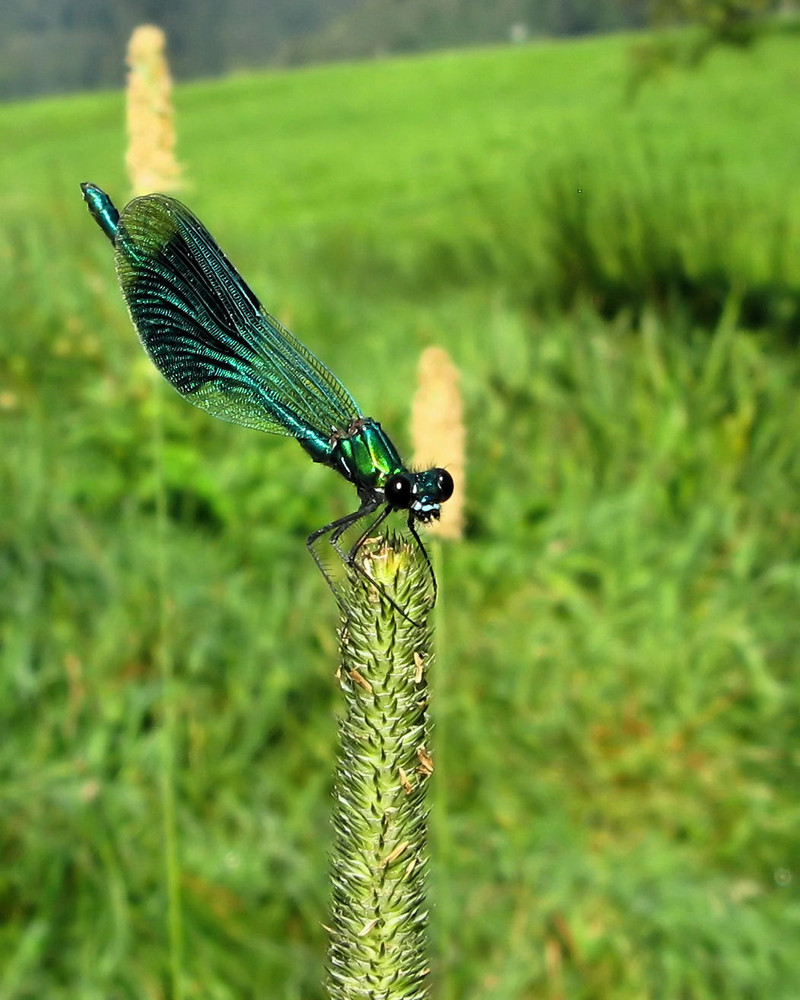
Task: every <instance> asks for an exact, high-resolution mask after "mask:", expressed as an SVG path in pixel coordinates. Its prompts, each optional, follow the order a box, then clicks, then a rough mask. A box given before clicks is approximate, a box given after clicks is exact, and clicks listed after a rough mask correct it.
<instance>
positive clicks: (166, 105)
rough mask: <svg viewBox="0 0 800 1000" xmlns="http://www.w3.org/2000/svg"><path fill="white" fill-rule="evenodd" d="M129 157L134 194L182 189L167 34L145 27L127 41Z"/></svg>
mask: <svg viewBox="0 0 800 1000" xmlns="http://www.w3.org/2000/svg"><path fill="white" fill-rule="evenodd" d="M127 64H128V89H127V117H128V153H127V156H126V165H127V168H128V176H129V177H130V181H131V188H132V190H133V194H134V196H136V195H140V194H148V193H150V192H151V191H162V192H168V191H177V190H178V189H179V188H180V186H181V183H180V181H181V168H180V166H179V164H178V161H177V160H176V158H175V123H174V113H173V109H172V79H171V77H170V75H169V66H168V65H167V57H166V38H165V36H164V32H163V31H162V30H161V29H160V28H157V27H156V26H155V25H152V24H143V25H140V26H139V27H138V28H136V30H135V31H134V32H133V34H132V35H131V40H130V42H129V43H128V55H127Z"/></svg>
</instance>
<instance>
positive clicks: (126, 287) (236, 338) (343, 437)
mask: <svg viewBox="0 0 800 1000" xmlns="http://www.w3.org/2000/svg"><path fill="white" fill-rule="evenodd" d="M81 189H82V191H83V197H84V199H85V201H86V203H87V205H88V206H89V211H90V212H91V214H92V216H93V217H94V219H95V221H96V222H97V224H98V225H99V226H100V228H101V229H102V230H103V232H104V233H105V234H106V236H107V237H108V238H109V240H110V241H111V243H112V244H113V246H114V256H115V259H116V267H117V276H118V278H119V282H120V286H121V287H122V293H123V295H124V296H125V300H126V302H127V304H128V310H129V312H130V315H131V319H132V320H133V324H134V326H135V327H136V330H137V332H138V334H139V339H140V340H141V342H142V344H143V345H144V348H145V350H146V351H147V353H148V354H149V355H150V357H151V359H152V360H153V362H154V363H155V365H156V367H157V368H158V370H159V371H160V372H161V374H162V375H163V376H164V377H165V378H166V379H167V381H168V382H170V383H171V385H172V386H174V388H175V389H177V390H178V392H179V393H180V394H181V395H182V396H184V398H186V399H187V400H189V402H190V403H194V405H195V406H199V407H200V408H201V409H203V410H206V411H207V412H209V413H211V414H213V415H214V416H215V417H220V418H221V419H222V420H229V421H232V422H233V423H236V424H242V425H243V426H245V427H253V428H255V429H257V430H261V431H269V432H271V433H274V434H288V435H291V436H292V437H295V438H297V440H298V441H299V442H300V444H301V445H302V447H303V448H304V449H305V450H306V451H307V452H308V454H309V455H310V456H311V458H312V459H313V460H314V461H315V462H320V463H321V464H322V465H327V466H329V467H330V468H331V469H335V470H336V471H337V472H338V473H339V474H340V475H342V476H344V478H345V479H347V480H348V481H349V482H351V483H352V484H353V485H354V486H355V488H356V492H357V493H358V499H359V507H358V510H355V511H353V512H352V513H351V514H347V515H346V516H345V517H341V518H339V519H338V520H335V521H331V523H330V524H326V525H325V526H324V527H322V528H319V529H318V530H317V531H314V532H312V534H311V535H309V536H308V540H307V543H306V544H307V545H308V549H309V551H310V552H311V554H312V556H313V557H314V559H315V561H316V563H317V565H318V566H319V568H320V570H321V571H322V573H323V574H324V576H325V578H326V579H327V580H328V583H329V584H330V585H331V589H332V590H333V592H334V594H335V595H336V596H337V599H338V596H339V595H338V593H337V589H336V586H335V585H334V581H333V579H332V577H331V574H330V573H329V571H328V570H327V569H326V566H325V563H324V560H323V559H322V557H321V555H320V553H319V549H318V544H319V543H321V542H322V541H323V540H324V539H326V538H327V539H328V541H329V542H330V544H331V546H332V547H333V549H334V550H335V551H336V552H337V554H338V555H339V557H340V558H341V559H342V560H343V561H344V562H345V563H346V564H347V565H348V566H354V567H356V568H357V570H358V571H359V572H361V573H363V574H364V575H368V574H367V572H366V570H365V569H364V568H363V566H360V565H359V562H358V561H357V559H356V556H357V555H358V551H359V549H360V548H361V546H362V545H363V544H364V542H365V540H366V539H367V538H368V537H369V536H370V535H371V534H372V533H373V532H374V531H375V530H376V529H377V528H378V527H379V526H380V525H381V524H382V523H383V522H384V521H385V520H386V518H387V517H388V516H389V515H390V514H391V513H392V512H393V511H405V512H407V523H408V529H409V531H410V533H411V535H412V536H413V538H414V540H415V541H416V544H417V545H418V546H419V548H420V550H421V552H422V554H423V556H424V558H425V562H426V565H427V567H428V571H429V573H430V577H431V581H432V586H433V593H434V597H435V593H436V581H435V578H434V576H433V570H432V569H431V564H430V560H429V559H428V555H427V553H426V552H425V547H424V546H423V544H422V542H421V540H420V537H419V535H418V533H417V530H416V522H417V521H422V522H426V521H430V520H431V519H436V518H438V517H439V510H440V507H441V505H442V504H443V503H444V502H445V500H447V499H449V497H450V496H451V495H452V492H453V479H452V477H451V475H450V473H449V472H447V470H446V469H437V468H434V469H427V470H425V471H420V472H413V471H411V470H410V469H408V468H407V467H406V466H405V465H404V464H403V462H402V460H401V459H400V456H399V454H398V452H397V449H396V448H395V446H394V445H393V444H392V442H391V441H390V440H389V437H388V436H387V434H386V432H385V431H384V430H383V429H382V427H381V425H380V424H379V423H377V421H375V420H372V419H371V418H369V417H365V416H364V415H363V414H362V412H361V410H360V409H359V407H358V405H357V404H356V402H355V400H354V399H353V397H352V396H351V395H350V393H349V392H348V391H347V389H345V387H344V386H343V385H342V383H341V382H340V381H339V380H338V379H337V378H336V377H335V375H333V374H332V373H331V372H330V371H329V370H328V369H327V368H326V367H325V365H324V364H323V363H322V362H321V361H320V360H319V359H318V358H317V357H315V356H314V355H313V354H312V353H311V351H309V350H308V348H306V347H304V346H303V345H302V344H301V343H300V342H299V341H298V340H296V339H295V337H293V336H292V334H291V333H289V332H288V331H287V330H285V329H284V328H283V327H282V326H281V324H280V323H279V322H278V321H277V320H276V319H275V318H274V317H273V316H270V314H269V313H268V312H267V311H266V310H265V309H264V308H263V307H262V305H261V303H260V302H259V301H258V299H257V298H256V297H255V295H254V294H253V293H252V292H251V291H250V289H249V288H248V286H247V285H246V284H245V282H244V280H243V279H242V277H241V276H240V275H239V273H238V271H237V270H236V269H235V268H234V267H233V265H232V264H231V263H230V261H229V260H228V258H227V257H226V256H225V254H224V253H223V252H222V251H221V250H220V248H219V247H218V246H217V244H216V242H215V241H214V239H213V237H212V236H211V234H210V233H209V232H208V230H207V229H206V228H205V227H204V226H203V225H202V224H201V223H200V221H199V220H198V219H197V218H196V217H195V216H194V215H193V214H192V213H191V212H190V211H189V209H188V208H186V206H185V205H182V204H181V203H180V202H179V201H176V200H175V199H174V198H168V197H167V196H165V195H160V194H151V195H146V196H144V197H142V198H135V199H134V200H133V201H131V202H129V203H128V205H126V206H125V208H124V209H123V210H122V212H121V213H120V212H118V211H117V209H116V208H115V207H114V205H113V203H112V202H111V199H110V198H109V197H108V195H107V194H106V193H105V192H104V191H101V190H100V188H98V187H96V186H95V185H94V184H82V185H81ZM372 515H375V516H374V517H373V516H372ZM362 521H363V524H364V527H363V530H361V531H359V533H358V534H357V536H356V537H355V540H354V541H353V542H352V544H350V543H349V542H348V543H347V544H344V543H343V541H342V540H343V538H345V537H349V536H350V531H351V529H353V528H354V526H356V525H358V526H359V528H360V527H362V525H361V524H359V522H362ZM346 532H347V535H345V533H346ZM373 582H374V581H373ZM384 596H386V595H384ZM391 603H393V604H394V602H391ZM395 606H396V605H395ZM396 607H397V606H396ZM398 610H399V611H400V612H401V613H403V614H405V612H404V610H403V609H402V608H398Z"/></svg>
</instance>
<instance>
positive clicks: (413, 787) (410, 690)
mask: <svg viewBox="0 0 800 1000" xmlns="http://www.w3.org/2000/svg"><path fill="white" fill-rule="evenodd" d="M362 553H363V557H362V565H363V567H364V569H365V570H366V571H367V572H368V573H369V574H370V576H371V577H372V578H373V579H374V580H375V581H376V582H377V583H378V584H379V585H380V586H381V588H382V589H383V590H384V592H385V594H386V595H388V596H389V597H391V598H392V600H394V601H395V602H396V603H397V604H398V605H399V606H400V607H402V608H404V609H405V611H406V613H407V614H408V616H409V618H411V619H413V621H409V619H408V618H406V617H404V616H403V615H402V614H401V613H400V612H399V611H398V610H397V608H395V607H393V606H392V605H391V604H390V603H389V601H387V600H386V599H385V598H381V597H380V596H379V594H378V592H377V590H376V588H375V586H374V584H373V583H371V582H370V581H369V580H367V579H365V578H364V576H363V575H362V574H361V573H357V572H355V571H354V572H352V573H351V574H350V582H349V587H348V592H347V595H346V598H345V600H346V606H347V608H348V611H349V614H348V616H347V617H345V618H343V623H342V628H341V632H340V650H341V669H340V674H339V679H340V683H341V687H342V690H343V692H344V697H345V715H344V717H343V718H342V721H341V726H340V736H341V740H340V748H339V758H338V764H337V769H336V778H335V783H334V814H333V826H334V843H333V852H332V858H331V878H332V883H333V906H332V911H333V912H332V926H331V929H330V930H331V943H330V952H329V963H328V995H329V997H330V998H331V1000H357V998H360V1000H366V998H369V1000H424V998H427V997H428V995H429V990H428V980H429V976H428V972H429V969H428V911H427V907H426V898H425V890H426V884H427V871H428V864H427V857H426V821H427V807H426V804H425V794H426V786H427V783H428V778H429V777H430V774H431V772H432V770H433V763H432V761H431V758H430V751H429V747H428V735H429V723H428V689H427V680H426V671H427V666H428V660H429V656H430V633H429V631H428V629H427V625H425V627H419V625H415V624H414V622H417V623H426V622H427V616H428V614H429V612H430V595H429V593H428V588H427V580H426V575H427V569H426V567H425V565H424V563H423V562H422V559H421V556H420V554H419V552H417V551H416V550H415V549H411V548H409V546H408V545H406V544H405V543H404V542H402V541H398V540H395V539H390V540H387V539H385V538H381V539H377V540H375V542H368V543H366V544H365V545H364V546H363V548H362Z"/></svg>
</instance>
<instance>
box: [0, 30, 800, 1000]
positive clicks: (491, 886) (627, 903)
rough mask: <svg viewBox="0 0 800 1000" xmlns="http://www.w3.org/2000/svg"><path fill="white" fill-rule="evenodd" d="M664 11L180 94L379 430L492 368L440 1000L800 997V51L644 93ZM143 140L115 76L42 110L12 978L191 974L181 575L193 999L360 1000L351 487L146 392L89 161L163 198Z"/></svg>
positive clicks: (17, 404) (4, 115) (28, 200)
mask: <svg viewBox="0 0 800 1000" xmlns="http://www.w3.org/2000/svg"><path fill="white" fill-rule="evenodd" d="M642 40H643V36H637V37H630V36H609V37H602V38H592V39H582V40H579V41H570V42H559V43H556V42H541V43H536V44H526V45H518V46H514V47H498V48H494V49H476V50H474V51H463V52H456V51H450V52H447V53H441V54H435V55H427V56H424V57H422V56H418V57H415V58H397V59H392V60H381V61H374V62H371V63H365V64H353V65H341V66H328V67H314V68H307V69H304V70H302V71H297V70H295V71H292V72H280V73H277V72H273V73H263V74H256V73H240V74H239V75H237V76H234V77H225V78H223V79H219V80H216V81H207V82H198V83H193V84H186V85H183V86H181V87H179V88H178V90H177V93H176V104H177V112H176V120H177V125H178V132H179V155H180V157H181V160H182V162H183V163H184V164H185V166H186V173H187V177H188V186H187V188H186V190H185V191H184V193H183V195H182V197H183V199H184V200H186V201H187V202H188V203H189V204H190V205H191V206H192V207H193V208H194V209H195V211H196V212H197V213H198V214H199V215H200V217H201V218H202V219H203V220H204V222H205V223H206V224H207V225H208V226H209V228H210V229H211V231H212V232H213V233H214V234H215V236H216V237H217V238H218V239H219V241H220V243H221V245H222V246H223V248H224V249H225V250H226V251H227V252H228V253H229V255H230V256H231V258H232V259H233V260H234V261H235V262H236V264H237V265H238V266H239V268H240V269H241V270H242V272H243V273H244V275H245V276H246V277H247V279H248V281H249V282H250V284H251V285H252V286H253V288H254V289H255V290H256V292H257V293H258V294H259V296H260V297H261V298H262V300H263V301H264V302H265V304H266V305H267V307H268V308H269V309H270V310H271V311H273V312H275V313H276V314H277V315H278V316H279V317H280V318H281V319H282V320H283V321H284V322H285V323H286V324H287V325H288V326H289V327H290V328H291V329H292V330H293V331H294V332H296V333H297V334H298V335H299V336H300V337H301V338H302V339H303V340H304V341H305V342H306V343H308V344H309V346H310V347H311V348H312V349H313V350H314V351H315V352H317V353H318V354H319V355H320V356H321V357H322V358H323V359H324V360H325V361H326V362H327V363H328V364H330V366H331V367H332V368H333V370H334V371H335V372H337V374H339V375H340V376H341V377H342V378H343V380H344V381H345V383H346V384H347V385H348V387H349V388H350V389H351V390H352V392H353V393H354V395H355V396H356V398H357V399H358V400H359V402H360V404H361V405H362V407H363V409H364V411H365V412H366V413H369V414H372V415H374V416H375V417H377V418H378V419H380V420H381V421H382V422H383V423H384V425H385V426H386V427H387V428H388V429H389V430H390V432H391V434H392V436H393V438H395V439H396V440H397V441H398V444H400V445H401V446H405V445H406V444H407V435H405V434H404V429H405V427H406V426H407V422H408V407H409V399H410V397H411V394H412V391H413V380H414V369H415V365H416V362H417V357H418V355H419V352H420V350H421V349H422V348H423V347H425V346H427V345H428V344H431V343H437V344H442V345H444V346H446V347H447V348H448V350H449V351H450V352H451V354H452V355H453V357H454V359H455V360H456V362H457V364H458V365H459V367H460V368H461V371H462V373H463V388H464V392H465V396H466V405H467V429H468V437H467V442H468V443H467V447H468V484H469V486H468V503H467V525H468V527H467V537H466V538H465V540H464V541H463V542H462V543H459V544H456V545H451V546H449V547H448V548H447V549H446V550H445V551H444V553H443V555H442V572H441V579H440V587H441V592H442V598H443V605H442V609H441V622H440V627H441V632H440V636H441V640H442V642H443V643H444V647H443V649H444V656H443V660H442V670H441V671H437V670H436V669H434V670H433V672H432V680H433V684H434V689H435V702H434V709H433V710H434V718H435V721H436V725H437V727H438V732H437V734H435V736H434V748H435V753H436V764H437V772H436V776H435V782H436V783H437V788H438V789H439V792H438V796H439V797H438V799H437V801H436V804H435V808H434V815H433V834H434V836H433V839H432V845H431V857H432V867H433V876H434V886H433V893H432V904H433V930H434V937H435V951H434V960H433V975H434V991H435V994H436V995H437V996H438V997H442V998H445V997H446V998H452V997H459V998H462V1000H466V998H473V997H474V998H478V997H481V998H485V997H502V998H503V1000H516V998H519V1000H522V998H528V997H533V996H537V997H551V998H560V997H569V998H571V1000H573V998H581V1000H583V998H585V1000H596V998H603V997H615V998H622V1000H625V998H630V1000H634V998H636V1000H640V998H643V997H648V998H674V997H682V998H685V1000H701V998H702V1000H706V998H708V1000H711V998H713V1000H720V998H735V1000H745V998H748V1000H750V998H754V997H759V998H760V997H764V996H770V997H772V998H775V1000H795V998H796V997H797V995H798V993H800V973H799V972H798V965H797V960H796V951H797V940H798V935H799V934H800V897H798V877H800V852H799V850H798V838H797V829H798V823H800V808H799V807H798V795H797V789H798V764H800V759H799V758H798V736H799V735H800V732H799V730H798V721H797V720H798V718H800V705H799V704H798V700H799V696H798V690H800V689H799V688H798V684H797V673H798V653H797V650H798V648H800V616H798V614H797V606H798V597H799V595H800V517H799V515H798V504H797V496H798V490H799V489H800V450H799V449H798V444H799V443H800V436H799V435H800V432H798V428H800V393H798V387H799V386H800V360H799V359H798V355H797V348H796V340H797V334H798V327H799V326H800V311H799V310H798V302H800V299H799V298H798V296H799V294H800V263H799V262H800V253H798V251H799V250H800V246H799V245H798V244H799V243H800V195H799V194H798V191H799V190H800V188H798V185H797V170H798V160H797V152H796V151H797V149H798V148H800V134H799V133H800V123H799V122H798V117H797V113H796V109H797V100H798V91H800V69H798V67H800V59H798V52H799V49H798V46H799V44H800V42H799V41H798V35H797V33H796V32H795V31H794V27H793V24H792V22H791V21H790V20H783V21H775V22H770V26H769V30H765V32H764V35H763V37H762V39H761V42H760V44H759V45H758V46H755V47H751V48H749V49H747V50H744V51H742V50H739V49H737V48H733V47H727V46H719V47H716V48H715V49H714V51H713V52H711V53H710V55H709V56H708V58H706V59H704V60H703V61H702V63H701V64H700V65H699V66H698V67H697V69H696V72H694V73H691V74H690V73H683V72H679V71H675V72H668V73H666V74H664V75H661V76H659V77H658V79H653V80H648V81H647V85H646V86H642V87H640V88H639V90H638V92H637V95H636V100H635V101H630V100H627V99H626V97H627V96H628V87H629V75H630V65H631V63H630V53H631V48H632V46H634V45H635V44H637V43H639V42H641V41H642ZM116 57H117V58H119V59H120V61H121V53H119V54H118V55H117V56H116ZM124 144H125V139H124V134H123V102H122V97H121V95H119V94H117V93H106V94H96V95H92V96H87V95H83V96H73V97H70V98H58V99H56V98H50V99H47V100H41V101H38V102H35V103H17V104H7V105H4V106H0V150H2V151H3V152H2V156H0V425H1V426H2V430H1V431H0V433H2V448H1V449H0V484H1V488H0V581H2V587H1V588H0V614H1V622H0V628H1V629H2V631H1V632H0V732H2V734H3V739H2V740H0V836H1V837H2V846H1V848H0V854H1V855H2V858H3V864H2V866H0V997H2V998H3V1000H22V998H33V997H36V998H39V997H48V998H54V1000H58V998H64V1000H67V998H69V1000H75V998H80V1000H90V998H92V1000H94V998H100V997H103V998H108V997H131V998H142V997H153V998H156V997H164V996H170V995H173V994H172V993H171V992H170V987H169V985H168V983H169V971H168V970H169V965H170V959H171V957H172V958H174V955H173V956H170V953H169V951H170V949H169V946H168V944H167V931H166V916H165V913H166V906H165V898H166V877H165V874H164V843H163V833H162V831H163V821H162V818H161V810H162V805H161V802H162V800H161V795H160V786H161V783H162V781H163V779H164V775H163V753H162V745H161V744H162V728H161V721H162V718H163V704H162V700H161V695H162V691H161V676H160V673H159V670H158V666H157V662H156V660H157V655H156V653H157V647H158V635H159V629H160V624H159V621H160V615H161V613H162V612H161V609H160V603H159V599H158V592H159V586H160V583H159V581H160V570H159V565H160V564H161V563H162V562H163V563H164V564H165V565H166V575H167V582H166V592H167V594H168V605H167V607H166V609H165V613H166V615H167V618H168V623H169V640H170V641H169V655H170V657H171V659H172V662H173V664H174V670H175V680H174V685H173V696H174V708H175V711H176V713H177V720H178V722H177V729H176V733H175V738H176V745H175V747H174V752H175V754H176V757H177V772H176V800H177V829H178V836H179V852H180V861H181V871H180V885H181V893H182V899H183V921H184V939H185V956H184V959H183V965H184V970H185V981H184V994H185V995H186V996H191V997H194V996H196V997H204V998H206V997H211V998H244V997H255V996H263V995H265V994H266V995H268V996H270V997H275V998H279V997H280V998H287V1000H288V998H293V1000H295V998H300V997H303V998H309V997H318V996H320V995H321V992H320V991H321V987H320V986H319V984H320V982H321V980H322V976H323V969H322V966H323V961H324V952H325V931H324V929H323V927H322V923H323V921H324V920H325V914H326V907H327V886H326V852H327V844H328V837H329V833H328V825H327V823H328V814H329V793H330V781H331V773H332V756H333V748H334V743H335V722H334V715H335V711H336V706H337V703H338V698H337V689H336V683H335V680H334V677H333V674H334V670H335V668H336V643H335V632H334V626H335V610H334V605H333V601H332V599H331V598H330V597H329V594H328V592H327V590H326V588H325V584H324V582H323V581H322V579H321V578H320V577H319V576H318V574H317V573H316V571H315V570H314V567H313V565H312V563H311V561H310V560H309V559H308V557H307V556H306V553H305V551H304V544H303V543H304V539H305V536H306V535H307V533H308V532H309V531H311V530H312V529H313V528H315V527H317V526H318V525H320V524H323V523H325V522H326V521H328V520H330V519H331V518H333V517H336V516H339V515H341V514H343V513H344V512H346V511H347V510H349V509H351V507H352V501H353V498H352V495H351V491H350V489H349V487H348V486H347V485H346V484H345V483H343V482H340V481H339V480H337V478H336V477H335V476H332V475H331V474H330V473H328V472H327V470H324V469H321V468H319V467H316V466H314V465H313V464H312V463H310V462H308V460H307V458H306V456H305V455H303V454H302V452H301V451H300V449H298V447H297V445H296V444H295V443H294V442H293V441H291V440H283V439H280V438H269V437H265V436H263V435H259V434H257V433H252V432H248V431H245V430H243V429H241V428H237V427H234V426H231V425H226V424H223V423H220V422H217V421H214V420H211V419H210V418H208V417H207V416H206V415H205V414H203V413H201V412H200V411H196V410H194V409H192V408H191V407H189V406H187V405H185V404H184V403H183V402H182V401H181V400H180V399H179V398H178V397H177V396H176V395H175V394H172V393H171V392H170V391H169V389H168V388H166V387H162V386H161V385H158V384H157V383H156V381H155V379H154V378H153V377H151V373H150V371H149V367H148V365H149V363H148V362H147V361H146V359H145V358H144V357H143V354H142V352H141V349H140V347H139V345H138V344H137V342H136V338H135V336H134V335H133V333H132V331H131V329H130V325H129V322H128V319H127V317H126V315H125V311H124V306H123V304H122V301H121V298H120V295H119V292H118V290H117V288H116V283H115V279H114V274H113V267H112V261H111V255H110V252H109V247H108V245H107V244H106V242H105V240H104V239H103V237H102V235H101V234H100V233H99V232H98V231H97V229H96V227H95V226H94V225H93V224H92V222H91V220H90V219H89V217H88V215H87V213H86V209H85V206H84V205H83V204H82V202H81V198H80V192H79V190H78V182H79V181H82V180H90V181H94V182H96V183H98V184H100V185H101V186H102V187H104V188H105V189H106V190H108V191H109V192H110V193H111V195H112V197H114V198H115V200H117V201H118V202H119V203H122V202H124V200H125V193H126V189H127V188H126V181H125V180H124V176H123V162H124ZM156 411H160V413H161V419H162V421H163V427H164V457H163V462H161V464H160V465H159V461H157V460H156V453H157V448H156V443H155V440H154V429H153V428H154V422H155V417H154V414H155V413H156ZM159 467H161V468H163V475H164V478H165V482H166V494H167V512H168V523H167V530H166V532H165V533H164V535H163V537H162V536H161V535H160V534H159V531H158V528H157V514H156V508H157V493H158V483H157V475H158V469H159Z"/></svg>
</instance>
